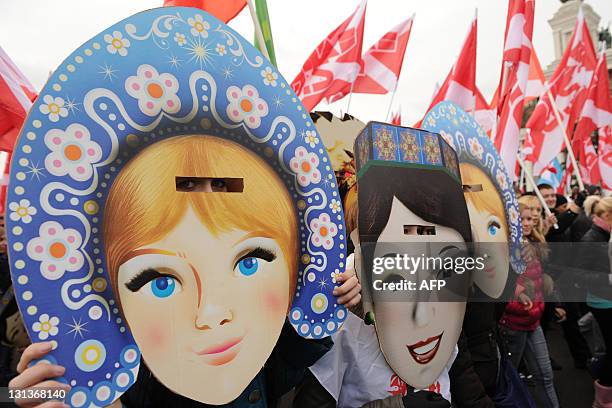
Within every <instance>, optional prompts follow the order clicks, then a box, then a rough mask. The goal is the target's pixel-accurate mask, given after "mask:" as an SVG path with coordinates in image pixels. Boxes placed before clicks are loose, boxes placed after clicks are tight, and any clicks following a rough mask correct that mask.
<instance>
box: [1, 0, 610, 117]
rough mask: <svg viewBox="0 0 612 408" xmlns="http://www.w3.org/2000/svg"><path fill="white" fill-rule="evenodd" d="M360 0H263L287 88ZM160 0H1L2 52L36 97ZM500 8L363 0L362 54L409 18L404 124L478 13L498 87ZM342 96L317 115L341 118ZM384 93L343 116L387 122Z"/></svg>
mask: <svg viewBox="0 0 612 408" xmlns="http://www.w3.org/2000/svg"><path fill="white" fill-rule="evenodd" d="M358 2H359V0H307V1H304V0H301V1H298V0H268V8H269V11H270V18H271V21H272V31H273V35H274V41H275V45H276V54H277V59H278V64H279V69H280V71H281V73H282V74H283V75H284V76H285V78H286V79H287V80H288V81H289V82H291V81H292V80H293V78H295V76H296V74H297V73H298V72H299V70H300V68H301V66H302V64H303V63H304V61H305V59H306V58H307V57H308V55H310V53H311V52H312V51H313V49H314V48H315V47H316V46H317V45H318V44H319V42H320V41H321V40H322V39H323V38H324V37H325V36H327V34H328V33H330V32H331V31H332V30H333V29H334V28H335V27H336V26H338V25H339V24H340V23H341V22H342V21H343V20H344V19H346V18H347V17H348V16H349V15H350V14H351V13H352V12H353V10H354V9H355V8H356V7H357V4H358ZM162 3H163V0H53V1H47V0H0V45H1V46H2V47H3V48H4V50H5V51H6V52H7V53H8V55H9V56H10V57H11V58H12V59H13V60H14V61H15V63H16V64H17V65H18V66H19V67H20V68H21V70H22V71H23V72H24V73H25V75H26V76H27V77H28V78H29V79H30V81H31V82H32V83H33V84H34V86H35V87H36V89H37V90H40V88H41V87H42V86H43V85H44V83H45V81H46V78H47V76H48V74H49V72H50V71H52V70H54V69H55V68H56V67H57V66H58V65H59V64H60V63H61V62H62V60H63V59H64V58H66V57H67V56H68V55H69V54H70V53H71V52H72V51H73V50H75V49H76V48H78V47H79V46H80V45H81V44H82V43H83V42H85V41H87V40H88V39H89V38H91V37H92V36H94V35H96V34H98V33H99V32H100V31H102V30H104V29H105V28H106V27H108V26H110V25H112V24H114V23H116V22H118V21H120V20H122V19H123V18H126V17H128V16H130V15H132V14H134V13H136V12H138V11H142V10H145V9H149V8H154V7H158V6H160V5H161V4H162ZM507 3H508V1H507V0H370V1H369V2H368V9H367V14H366V24H365V38H364V51H365V50H366V49H367V48H369V47H370V46H371V45H372V44H373V43H375V42H376V41H377V40H378V39H379V38H380V37H381V36H382V35H383V34H384V33H385V32H387V31H388V30H389V29H391V28H392V27H393V26H395V25H396V24H397V23H398V22H400V21H402V20H404V19H406V18H408V17H409V16H410V15H411V14H412V13H416V18H415V22H414V26H413V29H412V34H411V37H410V41H409V43H408V49H407V51H406V57H405V60H404V67H403V70H402V74H401V78H400V85H399V88H398V92H397V96H396V98H395V104H401V106H402V113H403V117H404V123H405V124H412V123H414V121H416V120H417V119H419V118H421V117H422V115H423V114H424V113H425V109H427V106H428V104H429V101H430V100H431V96H432V93H433V91H434V87H435V84H436V82H440V83H441V82H442V81H443V80H444V77H445V76H446V74H447V73H448V71H449V69H450V67H451V66H452V64H453V63H454V61H455V59H456V57H457V54H458V53H459V50H460V48H461V45H462V43H463V40H464V38H465V36H466V34H467V30H468V26H469V23H470V21H471V19H472V18H473V16H474V10H475V9H476V8H478V56H477V58H478V61H477V77H476V82H477V84H478V86H479V87H480V89H481V91H482V92H483V94H484V95H485V97H486V98H487V99H489V98H490V97H491V95H492V94H493V92H494V90H495V88H496V86H497V83H498V81H499V72H500V61H501V51H502V46H503V35H504V28H505V19H506V13H507ZM587 3H588V4H590V5H591V6H592V7H593V9H594V10H595V11H596V12H597V13H598V14H599V15H600V16H601V23H600V25H608V24H609V22H610V20H612V0H587ZM560 5H561V3H560V1H558V0H536V15H535V19H536V20H535V27H534V38H533V42H534V45H535V48H536V51H537V52H538V56H539V58H540V61H541V63H542V65H543V67H544V68H545V67H546V66H547V65H548V64H549V63H550V62H551V61H552V60H553V59H554V49H553V39H552V31H551V28H550V26H549V24H548V20H549V19H550V18H551V17H552V16H553V15H554V13H555V12H556V11H557V10H558V8H559V7H560ZM230 25H231V26H232V27H233V28H234V29H236V30H237V31H238V32H240V33H241V34H242V35H244V36H245V37H246V38H248V39H251V38H252V37H253V34H252V32H253V27H252V22H251V20H250V16H249V15H248V9H245V10H244V11H243V12H242V14H241V15H239V16H238V17H237V18H236V19H235V20H234V21H232V22H231V23H230ZM347 99H348V98H344V99H343V100H340V101H338V102H336V103H335V104H333V105H331V106H329V107H328V106H327V105H325V104H323V103H322V104H320V105H319V106H318V109H329V110H331V111H332V112H335V113H339V112H340V111H346V105H347ZM389 100H390V95H383V96H379V95H361V94H358V95H354V96H353V99H352V101H351V107H350V113H351V114H353V115H355V116H357V117H358V118H360V119H362V120H364V121H367V120H384V119H385V116H386V114H387V107H388V104H389Z"/></svg>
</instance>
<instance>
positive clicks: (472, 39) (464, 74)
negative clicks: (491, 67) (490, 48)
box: [427, 17, 478, 113]
mask: <svg viewBox="0 0 612 408" xmlns="http://www.w3.org/2000/svg"><path fill="white" fill-rule="evenodd" d="M477 30H478V24H477V18H476V17H474V20H473V21H472V24H471V25H470V30H469V32H468V35H467V38H466V39H465V42H464V43H463V48H462V49H461V53H460V54H459V57H458V58H457V61H456V62H455V65H453V67H452V68H451V70H450V72H449V73H448V75H447V77H446V79H445V80H444V83H443V84H442V86H441V87H440V89H439V90H438V93H437V94H436V95H435V96H434V98H433V100H432V101H431V104H430V105H429V108H427V112H429V110H430V109H431V108H433V107H434V106H436V105H437V104H438V103H440V102H442V101H450V102H454V103H456V104H457V105H459V106H460V107H461V108H462V109H463V110H464V111H466V112H468V113H473V112H474V109H475V107H476V36H477Z"/></svg>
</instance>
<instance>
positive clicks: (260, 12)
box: [255, 0, 278, 67]
mask: <svg viewBox="0 0 612 408" xmlns="http://www.w3.org/2000/svg"><path fill="white" fill-rule="evenodd" d="M255 6H256V13H257V19H258V20H259V24H260V25H261V31H262V34H263V38H264V43H265V46H266V49H267V50H268V55H269V56H270V62H272V64H273V65H274V66H275V67H278V65H277V63H276V54H275V52H274V40H273V39H272V27H271V26H270V15H269V14H268V5H267V3H266V0H255ZM255 43H256V44H257V48H259V49H260V50H261V45H260V44H259V41H257V39H255Z"/></svg>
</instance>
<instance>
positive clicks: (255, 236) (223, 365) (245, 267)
mask: <svg viewBox="0 0 612 408" xmlns="http://www.w3.org/2000/svg"><path fill="white" fill-rule="evenodd" d="M206 151H210V152H215V155H214V157H215V158H216V159H218V160H220V162H219V161H218V160H215V161H214V162H209V160H210V158H207V157H206V155H205V154H203V153H204V152H206ZM161 156H164V157H165V158H166V160H167V162H166V164H162V163H159V160H158V159H159V158H160V157H161ZM211 157H212V155H211ZM230 157H232V158H235V159H236V160H240V165H238V164H234V165H232V164H231V163H230V162H229V161H228V160H224V159H229V158H230ZM180 158H182V160H183V162H182V163H181V160H180ZM207 174H208V175H212V176H213V177H218V176H221V175H225V176H228V177H224V178H213V179H212V181H209V180H211V179H210V178H204V177H200V176H202V175H207ZM184 176H195V177H193V178H192V179H191V181H185V177H184ZM228 178H229V179H231V180H236V179H242V181H243V186H242V187H243V188H242V191H228V189H229V184H227V183H225V180H226V179H228ZM188 180H189V179H188ZM200 187H201V188H200ZM125 189H130V195H129V196H128V197H129V198H126V195H127V191H126V190H125ZM264 193H265V194H264ZM290 204H291V203H290V198H289V197H288V194H287V192H286V190H285V188H284V186H283V185H282V184H281V182H280V180H278V177H277V176H276V175H275V174H274V173H273V172H272V170H271V169H270V168H269V166H268V165H267V164H266V163H264V162H263V160H262V159H260V158H259V157H257V156H255V155H254V154H252V153H250V152H249V151H248V150H247V149H244V148H242V147H241V146H239V145H237V144H235V143H232V142H230V141H227V140H223V139H220V138H216V137H211V136H183V137H181V138H177V137H175V138H170V139H167V140H165V141H162V142H159V143H157V144H155V145H152V146H149V147H148V148H147V149H145V150H143V151H142V152H141V153H140V154H139V155H138V156H136V157H135V158H134V159H133V160H132V161H131V162H130V163H128V164H127V165H126V167H125V168H124V170H123V171H122V173H120V174H119V177H118V178H117V180H116V182H115V184H113V187H112V189H111V192H110V195H109V199H108V201H107V205H106V208H105V211H106V214H105V239H106V240H107V243H106V249H107V253H108V257H109V262H110V264H111V265H116V264H117V263H118V262H120V265H119V267H118V271H117V274H116V277H115V273H114V269H111V276H113V277H115V279H116V283H115V288H116V291H117V295H118V298H119V301H120V304H121V309H122V312H123V315H124V317H125V319H126V322H127V324H128V325H129V327H130V331H131V333H132V335H133V336H134V339H135V340H136V343H137V344H138V347H139V348H140V351H141V353H142V356H143V358H144V360H145V362H146V363H147V366H148V367H149V369H150V370H151V371H152V373H153V374H154V375H155V376H156V377H157V379H158V380H160V381H161V382H162V383H163V384H164V385H166V386H167V387H168V388H170V389H171V390H173V391H174V392H176V393H178V394H181V395H184V396H186V397H189V398H191V399H194V400H196V401H202V402H206V403H210V404H223V403H227V402H228V401H232V400H234V399H235V398H237V397H238V396H239V395H240V393H241V392H242V391H243V390H244V389H245V388H246V387H247V385H248V384H249V383H250V382H251V380H252V379H253V378H254V377H255V376H256V375H257V373H258V372H259V371H260V370H261V367H262V366H263V365H264V363H265V361H266V360H267V358H268V356H269V355H270V353H271V352H272V349H273V348H274V346H275V344H276V341H277V339H278V337H279V335H280V332H281V329H282V327H283V324H284V322H285V317H286V315H287V311H288V309H289V304H290V293H293V291H294V285H295V283H294V282H295V264H296V261H297V259H296V257H295V255H293V254H294V253H295V252H294V249H288V248H295V243H293V241H294V240H295V234H296V233H295V232H294V229H295V215H294V213H293V211H292V209H291V205H290ZM266 208H268V209H267V210H266ZM232 214H233V215H234V217H235V219H232V217H231V215H232ZM274 215H277V216H278V219H275V218H274ZM151 241H152V242H151ZM287 251H288V252H287ZM286 254H288V255H289V256H287V255H286ZM111 268H112V266H111Z"/></svg>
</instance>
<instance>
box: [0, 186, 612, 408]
mask: <svg viewBox="0 0 612 408" xmlns="http://www.w3.org/2000/svg"><path fill="white" fill-rule="evenodd" d="M538 188H539V192H540V193H541V197H542V198H543V199H544V201H545V203H546V206H547V208H543V206H542V205H541V201H540V199H539V198H538V197H537V196H536V195H535V194H534V193H533V192H531V193H530V192H527V193H524V194H522V195H520V197H519V211H520V219H521V223H522V228H523V239H524V241H525V245H524V247H523V251H522V256H523V259H524V260H525V263H526V270H525V272H524V273H523V274H522V275H520V276H519V277H518V279H517V280H516V282H513V283H512V284H513V289H514V295H513V297H512V300H511V301H509V302H507V303H506V302H497V303H482V302H474V303H470V302H468V306H467V311H466V315H465V319H464V323H463V333H462V336H461V338H460V341H459V356H458V357H457V359H456V360H455V363H454V364H453V366H452V368H451V370H450V372H449V374H450V390H451V395H452V401H453V405H452V406H456V407H494V406H502V407H506V406H508V407H510V406H517V407H532V406H538V407H547V408H548V407H551V408H554V407H560V406H563V404H562V402H560V401H559V398H558V394H557V391H556V390H555V385H554V381H553V380H554V369H555V368H558V367H557V366H558V364H557V363H556V362H555V361H554V360H553V359H552V358H551V356H550V354H549V351H548V350H549V348H548V346H547V340H546V331H547V330H546V329H547V328H548V327H550V325H551V323H552V322H553V321H556V322H558V323H560V325H561V327H562V328H563V335H564V338H565V340H566V342H567V346H568V347H567V352H568V353H571V355H572V358H573V361H574V365H575V367H576V368H578V369H585V370H586V369H588V370H589V371H590V373H591V374H592V375H593V376H594V378H595V381H594V387H595V401H594V402H593V407H595V408H607V407H610V406H612V355H611V354H610V353H609V352H608V351H607V350H612V297H611V296H610V290H609V287H610V285H612V282H610V277H611V276H612V275H610V263H612V251H610V250H609V248H610V247H609V245H608V243H609V241H610V230H611V228H612V197H602V196H601V192H600V191H598V190H597V189H591V190H590V192H587V191H583V192H575V194H573V195H572V196H571V197H565V196H563V195H559V194H555V191H554V189H553V187H551V186H550V185H546V184H542V185H540V186H539V187H538ZM346 212H347V218H346V219H347V224H348V227H349V228H351V226H353V227H354V223H355V222H356V218H355V217H356V211H355V209H354V208H351V206H349V207H347V208H346ZM351 224H353V225H351ZM571 242H573V243H581V244H579V245H575V247H574V249H575V250H574V251H573V252H572V253H570V254H568V253H567V252H571V251H568V250H567V247H565V246H562V245H561V246H557V243H571ZM1 248H2V253H1V255H0V262H1V263H0V266H1V267H2V272H1V275H0V278H1V282H0V283H1V285H2V303H1V305H0V307H1V310H0V316H1V319H0V324H1V325H0V335H1V339H2V345H1V346H0V358H1V359H2V361H1V362H0V369H1V373H2V374H1V377H0V381H1V382H2V386H9V385H10V386H13V387H32V386H45V385H49V384H52V383H50V382H49V381H52V378H54V377H58V376H61V374H62V373H63V368H62V367H59V366H51V365H45V367H44V368H43V367H40V366H30V363H31V361H32V360H35V359H37V358H40V357H42V356H44V355H45V354H46V353H48V352H49V351H50V350H51V345H50V344H49V343H34V344H30V345H28V339H27V335H26V331H25V329H24V328H23V325H22V323H21V319H20V318H19V311H18V310H17V307H16V303H15V299H14V296H13V294H12V289H11V282H10V275H9V270H8V262H7V256H6V241H5V240H3V241H2V245H1ZM564 252H565V253H564ZM564 274H565V275H566V276H565V277H564V276H563V275H564ZM567 275H572V276H571V278H569V279H567V281H568V282H570V286H572V289H571V290H573V291H578V292H580V293H582V294H583V296H582V297H578V298H577V297H576V296H575V293H574V296H570V297H567V296H565V294H564V293H563V291H564V290H566V289H564V288H566V287H567V286H568V285H565V284H557V283H558V282H561V281H563V279H566V278H567ZM606 286H608V287H606ZM359 299H360V296H358V297H355V296H353V297H352V298H350V300H348V301H347V299H344V301H345V302H347V303H349V306H354V307H353V308H352V310H353V311H354V312H355V313H356V314H357V315H358V316H361V317H362V318H364V317H365V316H364V313H363V310H360V309H361V304H360V303H359V304H357V303H358V302H359ZM580 300H582V301H580ZM355 304H357V306H355ZM365 318H366V319H367V317H365ZM584 321H588V322H589V323H590V324H591V325H592V327H591V330H592V332H593V333H595V334H596V335H595V337H594V339H595V340H594V341H590V342H587V341H586V340H585V338H584V336H583V332H582V331H581V328H580V326H582V325H584V324H583V323H582V322H584ZM289 331H291V330H289ZM293 340H294V341H295V339H293ZM328 343H329V342H328ZM328 346H329V344H328ZM321 347H323V346H321ZM323 349H324V350H327V349H326V348H325V347H323ZM506 357H507V358H506ZM314 361H316V358H314V359H312V360H310V361H309V362H308V363H307V365H308V364H312V363H313V362H314ZM512 367H513V368H512ZM277 369H279V368H277ZM280 369H282V370H286V367H283V368H280ZM515 373H519V375H518V376H516V377H514V375H515ZM300 374H301V375H299V376H298V377H299V378H300V381H298V382H297V383H295V384H292V385H294V386H295V388H294V389H293V390H292V391H291V393H292V394H293V397H292V398H291V399H290V401H291V402H289V403H288V402H287V398H285V399H284V402H282V404H284V405H285V406H288V405H292V406H296V407H314V406H317V407H325V406H330V407H331V406H335V405H336V400H335V398H333V397H331V396H330V395H329V393H328V392H327V391H326V389H325V388H324V387H323V386H322V385H321V384H320V383H319V382H318V381H317V380H316V379H315V378H314V377H313V375H312V374H311V373H310V372H309V371H308V370H305V369H304V370H302V372H301V373H300ZM500 376H505V377H506V378H505V379H500ZM518 378H520V381H519V382H518V383H517V382H516V379H518ZM500 381H501V382H502V383H503V382H505V383H506V384H505V385H504V387H507V386H508V385H509V383H512V382H513V381H514V387H515V389H514V390H513V391H512V392H510V394H508V395H506V398H508V397H509V398H511V399H510V400H506V401H500V400H497V399H496V398H497V397H496V395H497V394H498V391H499V390H498V389H497V388H498V387H499V384H500ZM517 384H518V387H517ZM524 385H529V386H530V387H529V388H527V387H524ZM58 386H61V387H66V388H68V387H67V386H66V385H65V384H59V385H58ZM404 386H405V385H404ZM521 387H522V388H521ZM133 388H134V390H133V391H128V392H127V393H126V394H125V395H124V397H122V400H123V403H124V404H126V405H127V406H140V405H143V404H144V405H149V406H155V405H156V404H159V401H165V402H164V403H170V404H174V403H177V404H178V403H179V402H180V404H182V405H184V406H190V405H193V404H192V403H193V401H190V400H188V399H185V398H182V397H181V398H179V397H178V396H174V397H176V398H177V399H175V398H174V397H173V395H174V394H172V392H170V391H169V390H167V389H165V387H164V386H163V385H162V384H161V383H159V382H158V381H155V380H154V378H153V377H152V376H151V373H150V372H149V371H148V370H147V367H146V365H144V364H143V365H142V366H141V370H140V375H139V377H138V381H137V383H136V386H135V387H133ZM407 388H408V389H410V387H409V386H407ZM160 389H164V390H165V392H160V391H159V390H160ZM528 389H529V390H530V391H527V390H528ZM152 390H157V391H155V392H154V391H152ZM296 390H297V392H296ZM438 392H439V390H438ZM148 394H151V395H156V398H157V399H156V400H154V401H156V402H152V401H153V400H152V399H151V398H146V399H143V395H148ZM404 394H405V395H400V396H399V397H398V396H394V397H392V398H389V399H388V400H384V401H376V402H373V403H372V404H368V406H410V407H414V406H417V407H421V406H423V407H429V406H431V407H437V406H440V407H443V406H448V402H447V401H446V400H445V399H444V398H441V397H439V396H437V397H436V395H437V393H436V390H420V391H418V392H409V393H404ZM134 395H137V396H136V397H135V396H134ZM159 398H162V399H161V400H160V399H159ZM135 401H136V403H134V402H135ZM145 401H147V402H145ZM130 402H131V403H130ZM536 403H537V405H535V404H536ZM58 404H59V403H58ZM49 406H51V405H49ZM281 406H283V405H281Z"/></svg>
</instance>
